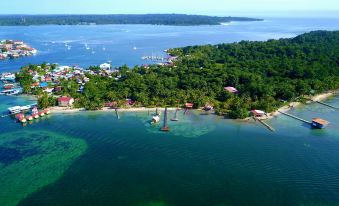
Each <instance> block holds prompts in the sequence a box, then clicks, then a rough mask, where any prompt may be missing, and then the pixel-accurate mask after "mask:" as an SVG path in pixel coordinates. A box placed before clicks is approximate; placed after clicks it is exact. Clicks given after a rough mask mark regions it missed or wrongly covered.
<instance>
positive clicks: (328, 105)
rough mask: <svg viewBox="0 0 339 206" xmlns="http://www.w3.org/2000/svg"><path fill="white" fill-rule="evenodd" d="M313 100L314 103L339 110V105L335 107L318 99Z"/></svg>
mask: <svg viewBox="0 0 339 206" xmlns="http://www.w3.org/2000/svg"><path fill="white" fill-rule="evenodd" d="M313 102H316V103H318V104H321V105H324V106H327V107H330V108H332V109H335V110H339V107H335V106H332V105H330V104H326V103H324V102H320V101H313Z"/></svg>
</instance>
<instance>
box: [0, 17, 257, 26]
mask: <svg viewBox="0 0 339 206" xmlns="http://www.w3.org/2000/svg"><path fill="white" fill-rule="evenodd" d="M261 20H262V19H256V18H247V17H218V16H204V15H185V14H115V15H1V16H0V26H30V25H96V24H152V25H172V26H198V25H220V24H222V23H228V22H232V21H261Z"/></svg>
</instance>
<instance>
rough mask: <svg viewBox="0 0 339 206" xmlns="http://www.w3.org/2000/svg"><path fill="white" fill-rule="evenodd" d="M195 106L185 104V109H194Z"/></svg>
mask: <svg viewBox="0 0 339 206" xmlns="http://www.w3.org/2000/svg"><path fill="white" fill-rule="evenodd" d="M193 106H194V104H193V103H186V104H185V107H186V108H187V109H192V108H193Z"/></svg>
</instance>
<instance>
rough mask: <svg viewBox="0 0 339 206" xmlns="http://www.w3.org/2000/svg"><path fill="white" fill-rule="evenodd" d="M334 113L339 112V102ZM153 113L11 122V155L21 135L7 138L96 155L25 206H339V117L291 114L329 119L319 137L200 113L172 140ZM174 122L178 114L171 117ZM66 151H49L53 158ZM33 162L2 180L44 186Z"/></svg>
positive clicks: (174, 127)
mask: <svg viewBox="0 0 339 206" xmlns="http://www.w3.org/2000/svg"><path fill="white" fill-rule="evenodd" d="M7 98H8V97H7ZM9 99H12V98H9ZM12 101H16V99H12ZM328 103H330V104H332V105H336V106H339V100H338V99H336V98H332V99H330V100H328ZM152 113H153V111H151V112H150V115H149V114H148V112H139V113H127V112H125V113H121V115H120V116H121V119H120V120H118V119H117V118H116V116H115V113H114V112H111V113H103V112H83V113H73V114H52V115H51V116H49V117H46V118H43V119H40V120H39V121H35V122H33V123H32V124H27V125H24V126H23V125H21V124H19V123H15V122H14V121H13V120H11V119H9V118H2V119H0V131H1V132H2V134H3V135H2V136H1V137H0V139H1V140H0V143H1V144H0V146H2V147H5V148H10V147H9V146H8V145H7V146H6V144H5V146H4V142H8V141H9V140H15V138H14V137H13V135H6V134H13V133H12V132H19V133H20V135H21V136H22V137H20V138H22V140H21V141H23V140H25V139H26V140H29V141H31V140H34V139H36V138H34V137H32V135H30V134H32V133H40V132H41V131H45V132H48V133H49V134H50V132H53V133H51V134H54V135H50V136H49V137H48V139H47V140H45V141H46V144H48V142H50V141H52V140H53V141H56V142H57V141H59V139H60V141H61V140H62V142H65V141H66V142H74V141H75V142H79V141H80V140H81V141H83V142H85V143H81V144H80V145H86V146H82V147H81V148H84V147H85V148H87V149H86V150H85V152H83V153H81V154H80V153H77V154H78V155H76V156H77V157H76V160H75V161H73V163H72V164H70V163H66V164H67V166H62V168H63V170H62V171H64V172H62V173H61V174H62V175H61V174H60V172H59V173H58V175H54V174H53V173H52V174H50V175H49V178H50V179H52V180H53V181H51V183H49V184H46V183H47V182H45V183H44V185H43V186H40V187H39V189H36V188H35V189H36V190H35V193H33V194H31V195H29V196H28V197H27V198H22V202H21V203H20V205H334V203H338V202H339V176H338V170H339V161H338V160H337V158H338V156H339V149H338V148H339V127H338V122H339V115H338V114H339V112H338V111H334V110H332V109H329V108H327V107H324V106H322V105H318V104H311V105H307V106H304V107H299V108H296V109H294V110H293V111H290V113H293V114H295V115H298V116H300V117H303V118H305V119H310V118H312V117H315V116H319V117H323V118H326V119H327V120H329V121H331V125H330V126H329V127H328V128H327V129H325V130H313V129H311V128H309V127H308V126H306V125H304V124H303V123H301V122H299V121H296V120H293V119H290V118H288V117H285V116H279V117H278V118H276V119H273V120H271V121H270V122H269V123H270V124H271V125H272V126H273V127H274V128H275V129H276V132H275V133H273V132H270V131H268V130H267V129H266V128H264V127H263V126H262V125H260V124H258V123H254V122H249V123H243V122H236V121H232V120H225V119H222V118H220V117H216V116H214V115H201V114H200V112H189V113H188V114H186V115H184V114H183V112H181V113H180V115H179V118H180V121H179V122H169V126H170V128H171V132H169V133H162V132H159V129H160V127H161V124H159V125H155V126H151V125H150V124H149V120H150V119H151V114H152ZM172 115H173V112H171V113H170V114H169V116H170V117H171V116H172ZM14 134H15V133H14ZM52 137H55V138H52ZM59 137H62V138H59ZM37 140H39V138H37ZM37 143H39V142H37ZM55 144H56V143H55ZM12 145H13V144H12ZM39 145H40V143H39ZM74 145H79V143H74ZM22 147H24V146H22ZM37 147H38V144H27V145H26V146H25V149H26V150H28V151H29V150H32V151H34V149H36V148H37ZM53 147H54V146H53ZM19 148H20V147H19ZM51 148H52V146H51ZM78 148H79V147H78ZM81 148H79V149H80V151H84V149H81ZM59 149H60V147H59ZM59 149H58V147H57V148H56V151H52V150H47V151H46V152H45V155H46V158H47V159H49V156H53V154H54V152H57V151H59ZM74 152H75V151H74ZM30 155H32V154H29V153H27V154H26V153H20V155H18V156H16V155H14V153H12V156H11V155H7V156H5V157H7V158H9V160H6V158H3V159H2V160H3V161H4V162H7V164H6V165H5V166H3V168H2V169H1V170H0V173H3V175H1V176H0V179H2V181H4V180H6V179H7V176H6V175H5V174H6V173H7V170H6V169H4V168H6V167H9V166H11V165H18V170H17V173H18V174H17V176H16V174H14V175H13V174H12V176H11V178H12V179H14V180H16V179H18V180H19V179H20V177H21V176H20V174H25V175H26V176H28V177H26V176H25V178H27V179H31V181H32V180H35V178H37V177H36V176H35V175H34V176H33V177H31V178H30V177H29V176H30V175H33V173H29V172H27V171H26V168H24V167H23V168H20V167H19V166H20V165H22V164H23V163H22V161H23V160H21V159H19V158H22V159H24V160H26V159H28V158H29V156H30ZM68 155H70V154H68V153H67V152H65V153H59V152H58V158H60V159H67V160H69V159H68ZM13 156H14V157H13ZM22 156H23V157H22ZM25 156H27V157H25ZM51 164H53V162H52V163H51ZM31 169H32V170H34V167H33V168H31ZM54 169H55V165H54V166H46V168H45V169H44V172H46V173H50V171H51V170H54ZM27 173H28V174H27ZM7 175H10V174H7ZM22 184H25V182H24V183H22ZM37 184H38V183H37ZM46 185H47V186H46ZM11 187H13V188H12V189H13V190H12V191H13V194H12V195H13V198H15V197H16V196H14V194H18V193H17V192H18V191H17V190H16V189H15V184H13V185H12V184H6V188H4V185H3V184H1V185H0V191H3V190H4V189H6V191H7V192H6V193H4V194H6V195H9V196H10V195H11V193H9V192H8V191H11ZM14 191H15V193H14ZM20 192H22V193H24V194H26V193H28V192H30V191H27V190H20ZM0 193H1V192H0ZM24 194H22V195H21V196H20V197H24ZM0 195H1V194H0ZM9 199H11V198H9ZM0 201H1V199H0ZM1 205H3V204H1Z"/></svg>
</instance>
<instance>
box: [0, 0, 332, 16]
mask: <svg viewBox="0 0 339 206" xmlns="http://www.w3.org/2000/svg"><path fill="white" fill-rule="evenodd" d="M1 7H2V8H6V9H1V10H0V14H117V13H118V14H121V13H129V14H132V13H188V14H209V15H245V16H280V15H282V16H284V15H285V16H289V15H293V16H336V17H339V0H167V1H164V0H8V1H3V2H1Z"/></svg>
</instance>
